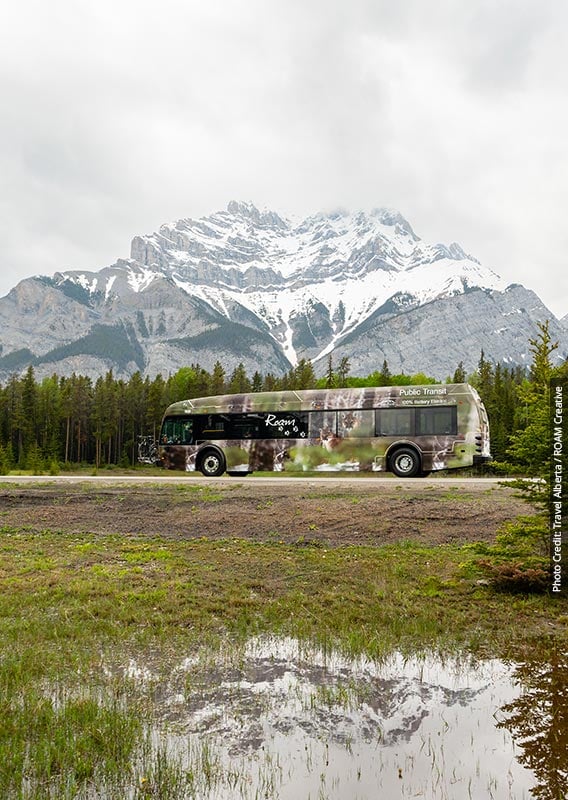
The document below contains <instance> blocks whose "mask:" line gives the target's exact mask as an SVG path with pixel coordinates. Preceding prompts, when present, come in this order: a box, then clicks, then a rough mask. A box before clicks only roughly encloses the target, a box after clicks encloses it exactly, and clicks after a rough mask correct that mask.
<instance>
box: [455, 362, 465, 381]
mask: <svg viewBox="0 0 568 800" xmlns="http://www.w3.org/2000/svg"><path fill="white" fill-rule="evenodd" d="M466 380H467V375H466V371H465V369H464V366H463V361H460V363H459V364H458V365H457V367H456V371H455V372H454V376H453V378H452V381H451V382H452V383H465V382H466Z"/></svg>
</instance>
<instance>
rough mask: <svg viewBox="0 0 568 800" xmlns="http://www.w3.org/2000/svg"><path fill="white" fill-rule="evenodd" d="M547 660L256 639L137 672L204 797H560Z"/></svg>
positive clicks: (552, 668)
mask: <svg viewBox="0 0 568 800" xmlns="http://www.w3.org/2000/svg"><path fill="white" fill-rule="evenodd" d="M546 658H547V661H546V662H545V663H543V662H541V661H540V660H538V661H537V660H536V659H535V661H534V662H530V663H526V664H518V665H514V666H512V665H509V664H506V663H504V662H501V661H497V660H489V661H484V662H480V663H476V664H474V663H471V662H469V661H459V660H455V659H453V660H448V661H445V662H442V661H440V660H439V659H435V658H427V659H410V660H405V659H403V658H402V656H400V655H394V656H393V657H391V658H389V659H388V660H387V661H385V662H384V663H382V664H377V663H376V662H370V661H366V660H364V659H359V660H355V661H353V660H350V659H347V658H343V657H341V656H339V655H338V654H336V653H331V654H330V653H326V652H324V651H321V650H317V649H313V648H308V647H306V646H303V645H301V644H300V643H298V642H297V641H295V640H290V639H278V640H277V639H255V640H253V641H251V642H249V644H248V645H247V647H246V648H245V649H244V650H239V651H230V650H227V651H225V652H223V653H221V654H219V653H205V654H203V655H202V657H198V658H196V657H192V658H189V659H185V660H182V661H181V662H179V663H178V664H177V665H176V666H175V668H174V669H173V670H172V671H171V672H170V673H169V677H168V679H167V680H165V681H164V680H163V679H160V678H159V677H158V676H157V675H156V676H155V677H154V678H152V675H151V672H152V671H151V670H150V671H148V665H144V667H141V666H140V665H139V666H138V668H139V669H140V673H139V675H140V680H141V681H148V682H150V683H152V681H153V686H154V689H153V699H154V705H155V709H156V723H157V724H156V730H155V737H156V741H159V742H160V746H163V744H164V742H166V743H167V747H168V750H169V752H170V755H171V756H172V757H175V758H176V759H178V763H179V764H180V765H182V767H183V769H184V770H186V772H187V774H191V775H192V776H193V778H192V779H193V780H194V781H195V780H198V781H201V783H199V784H195V783H194V789H195V790H196V796H198V797H200V798H208V799H209V798H211V799H212V798H216V800H223V798H230V799H231V800H233V798H249V797H250V798H255V797H274V798H281V800H287V798H290V800H292V799H293V800H296V798H299V797H301V798H321V799H322V800H323V798H335V799H336V800H343V798H345V799H346V800H356V799H357V798H359V799H360V800H363V798H377V797H385V798H410V797H419V798H423V799H424V800H428V799H429V798H430V799H431V800H444V799H445V798H448V800H456V799H459V800H461V798H464V799H465V798H473V799H474V800H475V799H476V798H478V799H479V800H487V799H488V798H493V799H494V800H501V799H503V800H510V799H514V800H523V798H527V800H528V798H532V797H535V798H539V800H548V799H549V798H550V800H560V798H564V797H565V788H564V786H565V783H566V766H567V761H566V759H567V755H566V752H567V747H566V745H567V720H566V715H567V713H568V712H567V710H566V709H567V704H566V699H567V692H568V689H567V681H566V658H565V655H562V656H561V655H560V654H559V653H558V652H556V651H555V652H553V653H550V654H548V655H547V656H546ZM128 669H129V670H130V674H132V670H133V669H135V667H133V665H132V664H130V665H129V667H128ZM523 687H524V688H523ZM535 785H536V788H535V789H533V788H532V787H534V786H535ZM563 792H564V793H563Z"/></svg>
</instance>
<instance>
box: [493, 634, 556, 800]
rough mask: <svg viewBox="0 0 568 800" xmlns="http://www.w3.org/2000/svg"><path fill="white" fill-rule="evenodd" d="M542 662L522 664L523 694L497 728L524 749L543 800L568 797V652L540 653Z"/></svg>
mask: <svg viewBox="0 0 568 800" xmlns="http://www.w3.org/2000/svg"><path fill="white" fill-rule="evenodd" d="M537 659H538V660H534V661H526V662H524V663H522V664H519V665H518V666H517V667H516V669H515V673H514V677H515V679H516V680H517V681H518V682H519V684H520V685H521V686H522V687H523V693H522V694H521V695H520V696H519V697H517V698H516V699H515V700H513V701H512V702H511V703H507V704H506V705H505V706H503V708H502V709H501V711H502V713H503V714H504V718H503V720H502V721H501V722H500V723H499V725H498V727H500V728H506V729H507V730H509V731H510V732H511V733H512V734H513V737H514V739H515V742H516V744H517V745H518V746H519V747H520V748H521V750H522V754H521V755H520V757H519V761H520V762H521V763H522V764H524V765H525V766H527V767H529V768H530V769H532V770H534V773H535V775H536V778H537V780H538V783H537V785H536V786H535V787H534V789H533V790H532V796H533V797H535V798H539V800H566V797H568V653H567V652H566V651H562V650H560V649H559V648H558V647H554V648H549V649H546V650H543V651H539V652H538V655H537Z"/></svg>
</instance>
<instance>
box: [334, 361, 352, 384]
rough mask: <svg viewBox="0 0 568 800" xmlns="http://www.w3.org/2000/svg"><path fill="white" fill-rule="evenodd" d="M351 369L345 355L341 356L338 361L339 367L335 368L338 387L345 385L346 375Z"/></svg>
mask: <svg viewBox="0 0 568 800" xmlns="http://www.w3.org/2000/svg"><path fill="white" fill-rule="evenodd" d="M350 369H351V364H350V363H349V359H348V358H347V356H343V358H342V359H341V361H340V362H339V367H338V368H337V385H338V386H340V387H344V386H347V376H348V375H349V370H350Z"/></svg>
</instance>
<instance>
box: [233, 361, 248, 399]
mask: <svg viewBox="0 0 568 800" xmlns="http://www.w3.org/2000/svg"><path fill="white" fill-rule="evenodd" d="M250 390H251V383H250V381H249V379H248V377H247V373H246V370H245V367H244V364H243V363H242V362H241V363H240V364H239V365H238V366H237V367H235V369H234V370H233V372H232V374H231V379H230V381H229V393H230V394H246V393H247V392H250Z"/></svg>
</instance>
